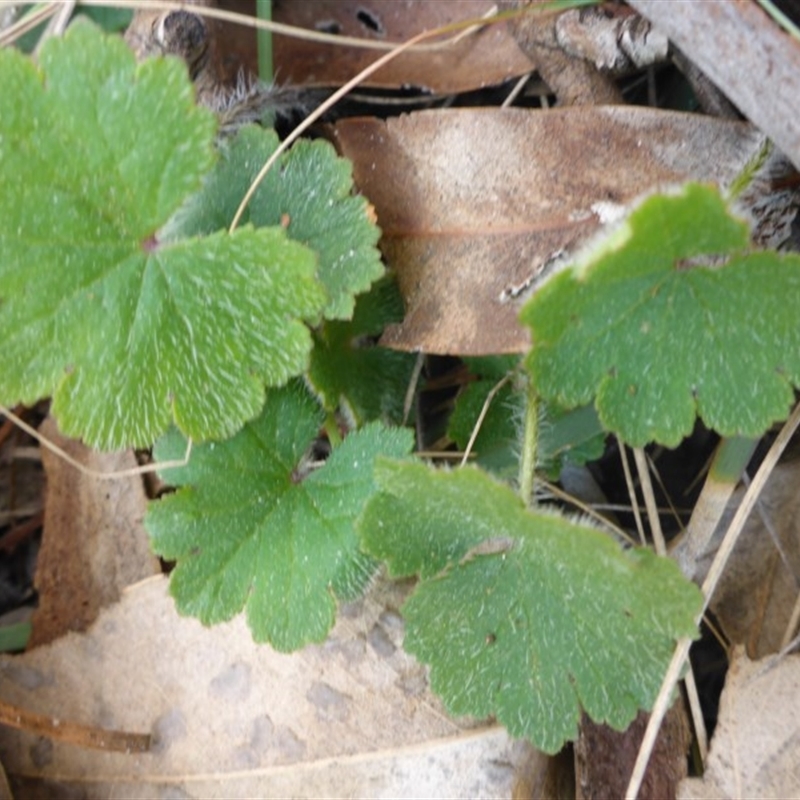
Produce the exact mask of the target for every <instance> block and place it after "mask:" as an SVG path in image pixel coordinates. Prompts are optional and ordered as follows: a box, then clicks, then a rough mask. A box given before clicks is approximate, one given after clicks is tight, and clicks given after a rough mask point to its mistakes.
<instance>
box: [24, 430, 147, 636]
mask: <svg viewBox="0 0 800 800" xmlns="http://www.w3.org/2000/svg"><path fill="white" fill-rule="evenodd" d="M40 432H41V433H42V435H43V436H45V437H47V439H49V440H50V441H51V442H53V443H55V444H57V445H58V446H59V447H61V448H62V449H63V450H65V451H66V452H67V453H69V455H70V456H72V457H73V458H75V459H76V460H78V461H79V462H80V463H81V464H83V465H84V466H86V467H89V468H91V469H93V470H97V471H101V472H114V471H118V470H123V469H128V468H131V467H135V466H136V460H135V459H134V457H133V454H132V453H131V452H123V453H111V454H103V453H97V452H95V451H93V450H90V449H88V448H87V447H85V446H84V445H83V444H81V443H80V442H77V441H75V440H72V439H67V438H65V437H64V436H62V435H61V434H60V433H59V431H58V428H57V426H56V424H55V422H54V421H53V420H52V419H47V420H45V422H44V423H43V424H42V426H41V428H40ZM42 463H43V465H44V469H45V472H46V474H47V492H46V500H45V514H44V530H43V534H42V546H41V550H40V552H39V561H38V565H37V569H36V579H35V584H36V588H37V590H38V592H39V607H38V608H37V609H36V611H35V612H34V615H33V620H32V624H33V631H32V633H31V638H30V641H29V643H28V647H29V648H32V647H36V646H39V645H42V644H45V643H47V642H50V641H52V640H54V639H57V638H58V637H60V636H62V635H63V634H64V633H66V632H67V631H83V630H86V629H87V628H88V627H89V625H90V624H91V623H92V622H93V621H94V620H95V619H96V618H97V615H98V613H99V612H100V610H101V609H102V608H103V607H105V606H107V605H110V604H111V603H115V602H116V601H117V600H119V598H120V594H121V592H122V590H123V589H124V588H125V587H126V586H129V585H130V584H132V583H135V582H137V581H139V580H142V579H143V578H147V577H149V576H151V575H156V574H158V573H159V572H160V571H161V570H160V566H159V563H158V559H156V558H155V556H154V555H153V554H152V552H151V551H150V546H149V540H148V537H147V533H146V532H145V530H144V527H143V525H142V519H143V518H144V514H145V510H146V502H147V501H146V498H145V494H144V489H143V487H142V481H141V478H140V477H128V478H120V479H118V480H117V479H115V480H100V479H97V478H92V477H89V476H87V475H84V474H83V473H81V472H80V471H79V470H77V469H76V468H75V467H73V466H71V465H70V464H67V463H66V462H65V461H64V460H63V459H62V458H60V457H59V456H57V455H55V454H54V453H51V452H50V451H49V450H47V449H45V448H42Z"/></svg>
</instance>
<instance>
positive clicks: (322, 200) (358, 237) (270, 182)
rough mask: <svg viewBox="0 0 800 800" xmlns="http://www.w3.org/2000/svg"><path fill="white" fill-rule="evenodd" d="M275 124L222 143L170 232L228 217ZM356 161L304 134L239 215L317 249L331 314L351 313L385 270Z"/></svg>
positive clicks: (272, 143) (221, 224) (194, 229)
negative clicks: (358, 186)
mask: <svg viewBox="0 0 800 800" xmlns="http://www.w3.org/2000/svg"><path fill="white" fill-rule="evenodd" d="M278 144H279V142H278V137H277V135H276V134H275V133H274V131H267V130H263V129H262V128H260V127H258V126H255V125H250V126H247V127H245V128H243V129H242V130H241V131H239V133H238V134H237V135H236V137H235V138H233V139H232V140H231V141H229V142H226V143H225V145H224V147H223V152H222V158H221V159H220V162H219V164H218V165H217V168H216V169H215V170H214V172H212V173H211V175H209V177H208V179H207V180H206V182H205V184H204V186H203V189H202V191H201V192H199V193H198V194H197V195H195V196H194V197H192V198H191V199H190V200H189V202H188V203H187V204H186V206H185V207H184V208H183V209H182V210H181V212H180V213H179V214H178V215H177V217H176V219H175V221H174V224H173V226H171V230H170V235H180V236H194V235H197V234H199V233H209V232H211V231H215V230H218V229H219V228H227V227H228V226H229V225H230V224H231V220H232V219H233V216H234V214H235V213H236V209H237V208H238V206H239V203H240V201H241V199H242V197H244V195H245V193H246V192H247V190H248V189H249V188H250V184H251V182H252V181H253V179H254V178H255V177H256V175H257V174H258V172H259V170H260V169H261V167H262V166H263V165H264V163H265V162H266V161H267V159H268V158H269V157H270V156H271V155H272V154H273V152H274V151H275V149H276V148H277V147H278ZM352 192H353V180H352V176H351V167H350V164H349V162H348V161H346V160H345V159H343V158H339V157H338V156H337V155H336V151H335V150H334V149H333V147H332V146H331V145H330V144H329V143H328V142H324V141H321V140H320V141H315V142H309V141H299V142H297V143H296V144H295V145H294V146H293V147H292V149H291V150H290V151H289V152H288V153H285V154H284V155H283V156H281V157H280V158H279V159H278V162H277V163H276V164H275V165H274V166H273V168H272V169H271V170H270V171H269V172H268V173H267V176H266V178H265V179H264V181H263V182H262V183H261V184H260V186H259V188H258V190H257V191H256V193H255V194H254V195H253V198H252V200H251V201H250V203H249V205H248V207H247V209H246V210H245V213H244V215H243V217H242V222H243V223H247V222H251V223H252V224H254V225H256V226H257V227H260V226H264V225H280V226H282V227H284V228H285V229H286V232H287V234H288V235H289V237H290V238H291V239H292V240H294V241H297V242H300V243H302V244H304V245H307V246H308V247H310V248H311V249H312V250H314V251H315V252H316V253H317V256H318V259H319V279H320V280H321V281H322V283H323V285H324V286H325V289H326V291H327V292H328V302H327V304H326V306H325V309H324V316H325V317H326V318H327V319H349V318H350V317H351V316H352V315H353V304H354V298H355V296H356V295H357V294H359V293H360V292H363V291H365V290H366V289H368V288H369V287H370V285H371V284H372V282H373V281H375V280H377V279H378V278H379V277H381V275H383V273H384V267H383V264H382V263H381V258H380V253H379V252H378V249H377V247H376V244H377V242H378V237H379V236H380V231H379V230H378V228H377V227H376V225H375V224H374V221H373V219H372V217H371V213H372V212H371V210H370V207H369V206H368V204H367V202H366V200H365V199H364V198H363V197H358V196H354V195H353V194H352Z"/></svg>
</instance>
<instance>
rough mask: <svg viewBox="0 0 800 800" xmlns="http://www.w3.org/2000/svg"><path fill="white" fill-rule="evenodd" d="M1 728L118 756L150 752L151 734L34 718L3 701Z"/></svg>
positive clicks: (0, 707) (39, 716)
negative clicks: (4, 727) (2, 726)
mask: <svg viewBox="0 0 800 800" xmlns="http://www.w3.org/2000/svg"><path fill="white" fill-rule="evenodd" d="M0 725H8V726H9V727H10V728H17V729H18V730H23V731H28V732H29V733H33V734H36V735H38V736H45V737H47V738H48V739H53V740H55V741H59V742H67V743H68V744H76V745H78V746H79V747H91V748H92V749H94V750H107V751H109V752H115V753H146V752H147V751H148V750H149V749H150V734H148V733H127V732H126V731H113V730H108V729H106V728H96V727H94V726H91V725H79V724H77V723H75V722H69V721H66V720H61V719H58V718H57V717H46V716H42V715H41V714H33V713H31V712H30V711H25V710H24V709H22V708H19V707H17V706H13V705H11V704H10V703H6V702H5V701H3V700H0Z"/></svg>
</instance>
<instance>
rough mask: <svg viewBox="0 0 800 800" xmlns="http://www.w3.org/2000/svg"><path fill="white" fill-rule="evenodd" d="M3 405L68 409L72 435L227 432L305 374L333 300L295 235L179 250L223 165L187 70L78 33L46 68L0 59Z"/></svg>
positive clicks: (2, 54) (113, 439) (133, 438)
mask: <svg viewBox="0 0 800 800" xmlns="http://www.w3.org/2000/svg"><path fill="white" fill-rule="evenodd" d="M0 83H2V86H3V91H2V92H0V184H2V187H3V189H2V192H0V341H2V342H3V347H2V348H0V402H2V403H4V404H6V405H14V404H15V403H17V402H25V403H33V402H35V401H36V400H37V399H39V398H40V397H44V396H48V395H52V396H53V406H52V408H53V412H54V414H55V415H56V416H57V418H58V420H59V424H60V426H61V428H62V430H64V432H65V433H68V434H70V435H73V436H80V437H82V438H84V439H85V440H86V441H87V442H88V443H90V444H92V445H94V446H96V447H99V448H104V449H114V448H119V447H124V446H130V445H138V446H148V445H149V444H150V443H152V441H153V440H154V439H155V438H156V437H157V436H159V435H160V434H161V433H163V432H164V431H165V430H166V429H167V428H168V426H169V425H170V423H171V422H172V421H173V420H174V421H175V422H176V423H177V425H178V426H179V428H180V429H181V430H182V431H183V432H184V433H185V434H187V435H188V436H191V437H192V438H194V439H197V440H199V439H205V438H214V437H223V436H227V435H230V434H231V433H233V432H234V431H235V430H237V429H238V428H240V427H241V425H242V424H243V423H244V422H245V421H246V420H247V419H250V418H252V417H253V416H255V415H256V414H257V413H258V411H259V409H260V407H261V404H262V402H263V396H264V386H265V384H266V385H279V384H282V383H285V382H286V381H287V380H288V379H289V378H290V377H291V376H293V375H297V374H299V373H300V372H302V371H303V370H304V369H305V368H306V365H307V361H308V354H309V351H310V349H311V335H310V332H309V331H308V329H307V328H306V326H305V325H304V324H303V320H308V319H311V318H315V317H316V316H317V315H318V314H319V311H320V309H321V308H322V306H323V304H324V302H325V296H324V291H323V289H322V287H321V286H320V285H319V283H318V281H317V280H316V278H315V259H314V256H313V253H311V251H309V250H308V249H306V248H304V247H302V246H300V245H299V244H296V243H294V242H291V241H289V239H288V238H287V237H286V236H285V234H284V232H283V231H281V230H280V229H277V228H275V229H267V230H258V231H254V230H252V229H246V230H241V231H238V232H236V234H235V235H233V236H229V235H227V234H225V233H217V234H214V235H213V236H209V237H208V238H205V239H202V238H195V239H191V240H185V241H175V242H172V243H169V244H164V243H163V241H162V240H161V239H160V237H159V229H160V228H161V226H163V225H164V224H165V223H166V222H167V220H168V219H169V218H170V217H171V216H172V215H173V214H174V212H175V211H176V210H177V209H178V208H179V207H180V206H181V204H182V203H183V202H184V200H185V198H186V197H187V195H188V194H190V193H191V192H193V191H195V190H197V189H198V188H199V186H200V183H201V179H202V176H203V175H204V173H205V172H207V171H208V170H209V169H210V168H211V166H212V164H213V161H214V136H215V125H216V123H215V122H214V118H213V115H212V114H211V113H210V112H208V111H206V110H203V109H200V108H197V107H196V106H195V104H194V94H193V92H194V90H193V88H192V85H191V83H190V81H189V79H188V76H187V74H186V68H185V65H183V64H182V63H180V62H179V61H177V60H175V59H155V60H150V61H147V62H145V63H143V64H141V65H138V66H137V65H136V63H135V60H134V57H133V55H132V54H131V52H130V51H129V50H128V48H127V47H126V46H125V44H124V42H123V41H122V40H121V39H119V37H110V36H105V35H102V34H101V33H100V32H99V31H98V30H97V29H96V28H95V27H94V26H93V25H92V24H91V23H88V22H86V21H79V22H78V23H76V24H75V25H73V26H72V27H71V28H70V30H69V31H68V32H67V34H66V36H64V37H63V39H51V40H49V41H48V42H47V43H46V45H45V47H43V49H42V52H41V56H40V67H39V68H37V67H36V66H35V65H34V63H33V62H32V61H31V60H30V59H28V58H26V57H25V56H23V55H21V54H20V53H18V52H16V51H13V50H4V51H0Z"/></svg>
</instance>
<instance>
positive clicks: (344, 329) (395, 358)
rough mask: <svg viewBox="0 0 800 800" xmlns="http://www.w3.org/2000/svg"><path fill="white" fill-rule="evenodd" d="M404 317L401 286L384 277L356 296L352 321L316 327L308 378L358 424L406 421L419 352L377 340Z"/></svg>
mask: <svg viewBox="0 0 800 800" xmlns="http://www.w3.org/2000/svg"><path fill="white" fill-rule="evenodd" d="M402 318H403V301H402V298H401V297H400V293H399V291H398V289H397V286H396V284H395V283H394V281H393V280H390V279H384V280H381V281H378V283H376V284H375V285H374V286H373V287H372V289H371V290H370V291H369V292H366V293H364V294H362V295H361V296H360V297H358V298H357V300H356V307H355V311H354V312H353V319H352V320H351V321H339V320H330V321H327V322H325V323H323V325H322V326H321V327H320V328H318V329H317V330H316V331H315V334H314V349H313V351H312V352H311V365H310V367H309V370H308V379H309V381H310V382H311V385H312V386H313V388H314V391H315V392H316V393H317V394H318V395H319V397H320V398H321V400H322V404H323V405H324V406H325V408H326V410H327V411H331V412H332V411H335V410H336V409H337V408H339V407H340V406H341V407H344V408H345V410H346V411H347V413H348V414H349V415H350V417H351V418H352V419H353V421H354V422H355V424H356V425H363V424H364V423H365V422H366V421H368V420H373V419H382V420H384V421H385V422H392V423H401V422H402V421H403V403H404V399H405V395H406V391H407V390H408V386H409V383H410V381H411V375H412V373H413V371H414V363H415V361H416V356H414V355H412V354H410V353H401V352H398V351H396V350H388V349H387V348H385V347H380V346H379V345H378V344H377V340H378V337H379V336H380V334H381V333H382V332H383V329H384V328H385V327H386V325H387V324H388V323H390V322H398V321H399V320H401V319H402Z"/></svg>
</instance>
